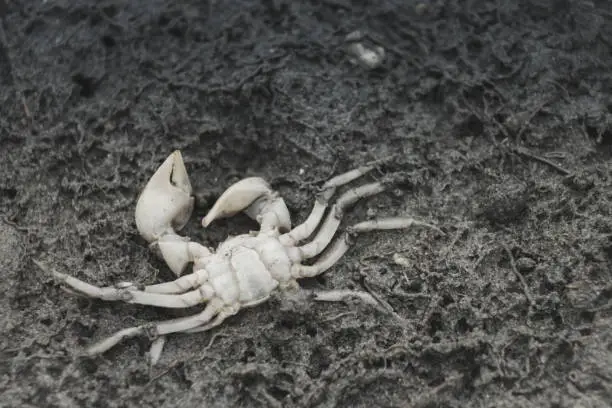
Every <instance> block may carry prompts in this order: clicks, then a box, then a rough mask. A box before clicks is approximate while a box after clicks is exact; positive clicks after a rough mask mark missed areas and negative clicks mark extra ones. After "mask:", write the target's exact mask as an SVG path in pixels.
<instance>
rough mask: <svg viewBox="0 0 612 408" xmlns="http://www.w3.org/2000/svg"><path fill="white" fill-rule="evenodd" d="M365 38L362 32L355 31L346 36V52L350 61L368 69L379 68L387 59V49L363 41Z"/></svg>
mask: <svg viewBox="0 0 612 408" xmlns="http://www.w3.org/2000/svg"><path fill="white" fill-rule="evenodd" d="M364 38H365V36H364V35H363V34H362V33H361V32H360V31H353V32H352V33H350V34H348V35H347V36H346V38H345V41H346V42H347V46H346V52H347V53H348V54H349V56H350V61H351V62H352V63H354V64H359V65H360V66H362V67H363V68H366V69H375V68H378V67H379V66H380V65H381V64H382V62H383V61H384V59H385V49H384V48H383V47H381V46H379V45H374V44H368V43H366V42H365V41H362V40H363V39H364Z"/></svg>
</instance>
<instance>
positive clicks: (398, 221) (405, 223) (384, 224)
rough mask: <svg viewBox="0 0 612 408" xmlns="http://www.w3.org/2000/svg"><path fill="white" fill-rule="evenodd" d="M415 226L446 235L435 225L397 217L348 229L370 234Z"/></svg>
mask: <svg viewBox="0 0 612 408" xmlns="http://www.w3.org/2000/svg"><path fill="white" fill-rule="evenodd" d="M413 225H416V226H419V227H425V228H430V229H432V230H434V231H436V232H439V233H440V234H442V235H446V233H445V232H444V231H442V230H441V229H440V228H438V227H436V226H435V225H432V224H428V223H426V222H423V221H419V220H415V219H414V218H404V217H395V218H382V219H378V220H371V221H363V222H360V223H358V224H355V225H353V226H352V227H350V228H349V229H348V231H349V232H369V231H380V230H391V229H406V228H410V227H412V226H413Z"/></svg>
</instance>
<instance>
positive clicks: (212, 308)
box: [87, 300, 221, 358]
mask: <svg viewBox="0 0 612 408" xmlns="http://www.w3.org/2000/svg"><path fill="white" fill-rule="evenodd" d="M220 303H221V302H220V301H215V300H213V301H211V302H210V303H208V305H207V306H206V308H205V309H204V310H203V311H202V312H200V313H198V314H196V315H193V316H189V317H183V318H179V319H172V320H165V321H162V322H158V323H152V324H144V325H142V326H135V327H129V328H127V329H123V330H119V331H118V332H116V333H115V334H113V335H112V336H110V337H107V338H106V339H104V340H102V341H100V342H99V343H96V344H94V345H93V346H91V347H89V348H88V349H87V354H88V355H95V354H102V353H104V352H106V351H108V350H110V349H111V348H113V347H114V346H116V345H117V344H119V343H120V342H121V341H122V340H124V339H127V338H130V337H136V336H140V335H145V334H148V335H150V336H151V337H158V336H163V335H166V334H169V333H177V332H183V331H186V330H189V329H192V328H194V327H198V326H202V325H204V324H206V323H208V322H209V321H210V320H211V319H212V318H213V317H214V316H215V315H216V314H217V313H218V312H219V310H220V309H221V304H220ZM159 353H161V350H160V351H159ZM157 358H159V356H157Z"/></svg>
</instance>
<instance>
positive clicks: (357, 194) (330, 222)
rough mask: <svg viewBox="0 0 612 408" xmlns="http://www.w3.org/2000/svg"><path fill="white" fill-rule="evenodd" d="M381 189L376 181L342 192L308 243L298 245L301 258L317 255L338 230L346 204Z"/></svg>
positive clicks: (376, 192) (382, 189)
mask: <svg viewBox="0 0 612 408" xmlns="http://www.w3.org/2000/svg"><path fill="white" fill-rule="evenodd" d="M383 191H385V186H384V185H383V183H380V182H376V183H371V184H366V185H364V186H361V187H357V188H353V189H350V190H348V191H347V192H345V193H344V194H342V195H341V196H340V198H338V201H336V203H335V204H334V205H333V206H332V208H331V210H330V212H329V214H327V218H326V219H325V222H324V223H323V225H322V226H321V229H320V230H319V232H318V233H317V235H316V236H315V237H314V238H313V240H312V241H311V242H309V243H308V244H305V245H302V246H300V247H298V250H299V251H300V255H301V259H308V258H312V257H314V256H317V255H318V254H320V253H321V251H323V250H324V249H325V248H326V247H327V246H328V245H329V243H330V242H331V240H332V238H333V237H334V235H335V234H336V231H337V230H338V226H339V225H340V222H341V220H342V216H343V215H344V210H345V209H346V208H347V207H348V206H350V205H352V204H354V203H355V202H357V201H358V200H360V199H362V198H366V197H370V196H373V195H376V194H379V193H381V192H383Z"/></svg>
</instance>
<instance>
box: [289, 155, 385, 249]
mask: <svg viewBox="0 0 612 408" xmlns="http://www.w3.org/2000/svg"><path fill="white" fill-rule="evenodd" d="M374 168H375V166H373V165H372V166H362V167H359V168H357V169H354V170H351V171H348V172H346V173H343V174H340V175H338V176H336V177H334V178H332V179H330V180H328V181H327V182H326V183H325V184H324V185H323V187H322V188H321V190H322V192H321V194H320V195H319V196H318V197H317V200H316V201H315V204H314V207H313V208H312V210H311V212H310V215H309V216H308V218H306V221H304V222H303V223H302V224H300V225H298V226H297V227H295V228H293V229H292V230H291V231H289V232H288V233H286V234H283V235H281V236H280V241H281V243H282V244H283V245H295V244H296V243H298V242H300V241H302V240H304V239H306V238H308V237H309V236H310V235H312V233H313V232H314V231H315V230H316V229H317V227H318V226H319V224H320V223H321V220H322V219H323V215H324V214H325V210H326V209H327V207H328V205H329V200H330V199H331V198H332V197H333V195H334V194H335V193H336V189H337V188H338V187H341V186H343V185H345V184H348V183H350V182H351V181H353V180H356V179H358V178H359V177H361V176H363V175H364V174H367V173H369V172H370V171H372V170H373V169H374Z"/></svg>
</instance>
